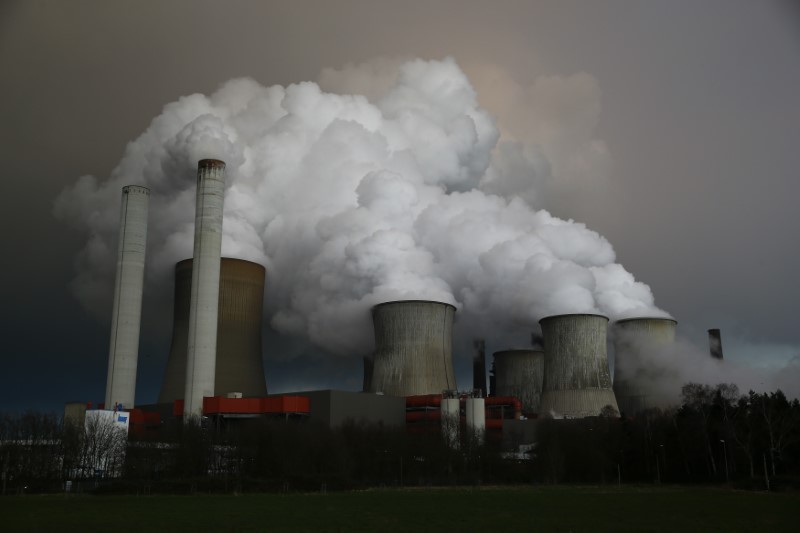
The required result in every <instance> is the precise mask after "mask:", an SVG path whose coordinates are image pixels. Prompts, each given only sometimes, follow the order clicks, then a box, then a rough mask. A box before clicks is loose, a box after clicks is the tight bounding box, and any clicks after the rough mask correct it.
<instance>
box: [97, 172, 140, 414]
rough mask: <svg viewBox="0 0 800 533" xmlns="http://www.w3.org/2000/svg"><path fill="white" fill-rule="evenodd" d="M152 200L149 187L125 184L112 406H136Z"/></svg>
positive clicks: (111, 356)
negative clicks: (145, 269) (146, 251)
mask: <svg viewBox="0 0 800 533" xmlns="http://www.w3.org/2000/svg"><path fill="white" fill-rule="evenodd" d="M149 204H150V190H149V189H147V188H146V187H140V186H138V185H128V186H127V187H123V188H122V209H121V214H120V223H119V245H118V247H117V275H116V280H115V283H114V307H113V309H112V311H111V341H110V344H109V349H108V377H107V379H106V403H105V404H106V406H107V407H108V408H109V409H111V408H112V407H114V406H122V407H124V408H131V407H133V405H134V397H135V395H136V368H137V365H138V360H139V330H140V327H141V321H142V291H143V287H144V259H145V248H146V247H147V214H148V210H149Z"/></svg>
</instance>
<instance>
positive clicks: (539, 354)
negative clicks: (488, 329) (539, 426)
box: [494, 350, 544, 415]
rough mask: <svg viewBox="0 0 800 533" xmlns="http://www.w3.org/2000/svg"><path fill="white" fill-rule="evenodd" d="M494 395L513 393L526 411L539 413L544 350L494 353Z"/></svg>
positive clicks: (526, 412)
mask: <svg viewBox="0 0 800 533" xmlns="http://www.w3.org/2000/svg"><path fill="white" fill-rule="evenodd" d="M494 375H495V387H496V389H497V391H496V393H495V396H513V397H515V398H517V399H518V400H519V401H520V402H522V411H523V412H524V413H525V414H526V415H529V414H532V413H538V412H539V402H540V401H541V396H542V378H543V375H544V352H543V351H541V350H504V351H500V352H495V353H494Z"/></svg>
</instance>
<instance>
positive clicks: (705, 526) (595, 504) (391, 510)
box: [0, 487, 800, 532]
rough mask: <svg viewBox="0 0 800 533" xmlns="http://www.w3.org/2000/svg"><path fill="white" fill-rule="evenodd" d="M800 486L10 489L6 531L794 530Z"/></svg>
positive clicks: (3, 514) (4, 508) (1, 501)
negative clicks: (761, 489)
mask: <svg viewBox="0 0 800 533" xmlns="http://www.w3.org/2000/svg"><path fill="white" fill-rule="evenodd" d="M798 521H800V494H798V493H777V494H776V493H770V494H767V493H756V492H740V491H733V490H728V489H708V488H678V487H674V488H673V487H667V488H652V487H648V488H636V487H623V488H621V489H617V488H608V487H543V488H483V489H476V490H470V489H409V490H373V491H364V492H340V493H328V494H287V495H283V494H246V495H240V496H231V495H196V496H87V495H71V496H63V495H62V496H53V495H47V496H34V495H29V496H13V497H1V498H0V530H1V531H139V532H144V531H347V532H351V531H381V532H384V531H437V532H443V531H453V532H456V531H533V530H536V531H610V530H613V531H615V532H619V531H637V532H643V531H681V532H686V531H703V532H706V531H725V532H729V531H798Z"/></svg>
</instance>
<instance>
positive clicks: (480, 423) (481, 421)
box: [464, 398, 486, 444]
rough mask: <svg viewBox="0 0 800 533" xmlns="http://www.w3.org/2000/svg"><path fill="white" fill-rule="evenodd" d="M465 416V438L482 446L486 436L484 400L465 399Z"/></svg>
mask: <svg viewBox="0 0 800 533" xmlns="http://www.w3.org/2000/svg"><path fill="white" fill-rule="evenodd" d="M464 413H465V414H466V426H467V428H466V429H467V438H468V439H470V442H473V443H475V444H482V443H483V438H484V435H485V434H486V403H485V399H484V398H467V399H466V401H465V405H464Z"/></svg>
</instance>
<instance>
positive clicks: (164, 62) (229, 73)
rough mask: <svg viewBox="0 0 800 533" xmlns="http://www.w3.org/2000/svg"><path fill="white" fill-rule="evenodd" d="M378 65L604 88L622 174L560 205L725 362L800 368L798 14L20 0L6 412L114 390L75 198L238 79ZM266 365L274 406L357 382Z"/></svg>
mask: <svg viewBox="0 0 800 533" xmlns="http://www.w3.org/2000/svg"><path fill="white" fill-rule="evenodd" d="M141 4H144V5H141ZM379 55H386V56H397V55H404V56H420V57H424V58H431V59H433V58H442V57H444V56H448V55H450V56H453V57H455V59H456V60H457V61H458V62H459V64H461V65H462V66H463V67H464V68H465V69H467V70H469V68H470V66H473V65H496V66H499V67H502V68H503V69H505V70H507V71H508V72H509V73H510V74H512V75H513V76H514V78H515V79H516V80H517V81H519V82H520V83H522V84H529V83H532V82H533V80H534V79H535V78H536V76H539V75H552V74H558V75H570V74H575V73H580V72H585V73H588V74H590V75H592V76H594V78H596V80H597V82H598V84H599V87H600V90H601V91H602V112H601V115H600V121H599V126H598V131H597V136H598V137H599V138H600V139H602V140H604V141H605V142H606V143H607V145H608V147H609V149H610V152H611V155H612V158H613V161H614V167H613V170H612V173H611V178H610V180H609V183H608V185H607V187H606V188H605V190H604V191H603V194H599V195H596V194H584V195H581V194H580V192H578V193H576V194H572V195H570V196H569V197H568V198H564V199H562V200H561V201H559V202H558V203H557V204H556V205H553V206H548V207H549V208H551V209H552V210H553V211H554V212H555V214H557V215H559V216H563V217H573V218H576V219H578V220H581V221H584V222H586V223H587V225H588V226H589V227H591V228H593V229H595V230H597V231H599V232H600V233H601V234H603V235H604V236H606V237H607V238H608V239H609V240H610V241H611V243H612V244H613V245H614V247H615V249H616V251H617V255H618V260H619V261H620V262H621V263H622V264H624V265H625V266H626V268H627V269H628V270H629V271H631V272H633V273H634V274H635V275H636V277H637V279H639V280H641V281H643V282H645V283H647V284H649V285H650V286H651V288H652V289H653V292H654V293H655V295H656V303H657V304H658V305H659V306H660V307H662V308H664V309H667V310H668V311H670V312H671V313H672V314H673V316H675V317H676V318H677V319H678V320H679V322H680V328H681V331H682V333H683V334H685V335H687V336H688V337H689V338H691V339H694V340H696V341H697V342H699V343H702V342H704V337H703V336H704V334H705V329H706V328H709V327H720V328H722V330H723V344H724V346H725V349H726V356H728V357H730V358H734V359H740V360H746V359H752V360H755V361H756V364H757V365H759V366H763V365H780V364H782V362H784V361H785V360H786V359H788V358H789V357H791V356H797V355H800V328H798V327H797V317H798V316H800V304H798V297H800V289H799V288H798V284H797V281H796V280H797V273H798V272H800V249H798V245H797V240H798V239H797V237H796V235H795V234H796V232H797V231H798V228H800V214H799V213H800V211H798V209H797V207H796V205H797V202H798V198H800V175H798V169H800V150H798V148H797V146H798V141H800V97H798V95H800V61H798V60H797V58H798V57H800V9H798V8H797V4H796V3H795V2H789V1H763V2H751V1H744V0H742V1H739V0H718V1H710V0H701V1H689V0H683V1H672V2H666V1H660V2H648V1H639V2H632V1H608V0H606V1H603V2H587V1H581V2H568V1H567V2H565V1H552V2H550V1H548V2H534V1H519V2H517V1H492V2H489V1H464V0H451V1H438V2H423V1H418V2H414V1H412V2H391V3H390V2H381V1H375V0H370V1H337V2H327V1H318V2H304V1H295V2H188V1H174V2H136V3H134V2H101V1H97V2H94V1H92V2H88V1H75V2H59V1H28V2H15V1H5V2H3V3H2V5H0V72H1V73H2V75H0V153H1V154H2V162H3V169H4V174H5V181H4V183H5V192H4V194H3V195H0V198H2V205H0V213H2V214H1V215H0V216H2V219H0V223H2V227H3V228H4V234H3V235H4V236H3V248H4V249H5V253H3V258H2V265H3V266H2V269H3V270H2V277H1V278H0V279H2V304H1V305H0V312H2V320H3V324H4V327H3V336H4V342H3V348H2V352H0V358H1V359H0V409H3V408H11V409H19V408H23V407H35V408H52V409H56V408H58V406H59V405H60V404H61V403H62V402H63V401H67V400H74V399H80V400H84V399H99V398H101V397H102V395H103V387H104V383H105V372H106V357H107V353H106V351H107V339H108V331H107V326H106V325H105V324H98V323H96V322H95V321H93V320H92V319H91V318H90V317H89V316H87V315H86V314H85V312H84V311H83V310H82V309H81V307H80V306H79V305H78V304H77V302H76V301H75V300H74V298H73V297H72V295H71V294H70V292H69V289H68V285H69V281H70V280H71V278H72V275H73V271H72V268H73V266H72V264H73V260H74V255H75V253H76V251H77V250H78V249H79V248H80V247H81V246H82V239H83V236H82V235H79V234H77V233H76V232H74V231H72V230H70V229H69V228H65V227H61V226H60V224H59V223H58V222H57V221H56V220H55V219H54V217H53V216H52V203H53V200H54V198H55V197H56V195H57V194H58V193H59V192H60V191H61V190H62V188H64V187H65V186H67V185H69V184H71V183H72V182H74V181H75V179H76V178H77V177H78V176H80V175H83V174H94V175H96V176H98V177H100V178H103V177H105V176H107V175H108V174H109V172H110V171H111V169H112V168H113V167H114V165H115V164H116V163H117V162H118V161H119V159H120V157H121V155H122V152H123V150H124V148H125V145H126V143H127V142H128V141H130V140H132V139H134V138H135V137H136V136H138V135H139V134H140V133H141V132H142V131H143V130H144V129H145V128H146V127H147V125H148V124H149V122H150V121H151V119H152V118H153V117H155V116H156V115H158V114H159V113H160V110H161V108H162V106H163V105H164V104H166V103H168V102H171V101H174V100H175V99H177V98H178V97H180V96H182V95H186V94H190V93H195V92H202V93H209V92H212V91H213V90H214V89H216V88H217V87H218V86H219V84H221V83H222V82H224V81H225V80H228V79H229V78H232V77H236V76H251V77H253V78H254V79H256V80H257V81H259V82H260V83H262V84H264V85H271V84H281V85H286V84H289V83H293V82H298V81H303V80H314V79H316V78H317V77H318V75H319V72H320V71H321V70H322V69H323V68H325V67H340V66H342V65H344V64H345V63H358V62H362V61H366V60H369V59H370V58H373V57H375V56H379ZM168 341H169V339H165V338H163V336H158V335H156V336H154V337H153V338H143V339H142V347H141V350H142V351H141V359H140V361H141V362H140V368H141V374H140V378H139V387H138V391H139V395H138V398H139V399H141V400H147V399H148V397H149V398H154V397H155V394H156V391H157V389H158V387H159V386H160V373H161V371H162V369H163V365H164V363H165V360H166V353H167V350H168ZM488 348H489V349H490V350H492V349H495V348H502V347H488ZM269 350H270V347H269V346H268V347H267V352H268V355H267V368H268V384H269V385H270V387H271V388H272V389H273V390H281V389H284V388H291V384H293V383H302V384H303V385H308V384H318V385H320V386H325V385H328V386H347V376H348V373H349V372H350V370H351V369H348V368H344V369H340V370H339V374H338V375H337V376H336V377H335V378H333V380H332V381H333V382H331V383H327V384H326V383H325V375H326V371H324V370H319V371H312V370H310V368H316V369H319V368H321V367H324V364H322V363H320V362H319V361H316V362H314V363H313V364H309V361H308V360H305V361H301V362H294V363H286V362H281V363H277V362H272V360H271V359H270V355H269ZM462 363H463V361H462ZM457 364H458V363H457ZM460 366H461V367H463V368H460V369H459V372H460V374H462V375H466V372H467V365H466V364H461V365H460ZM359 368H360V367H359V366H358V365H357V364H355V363H354V364H353V365H352V371H353V372H356V373H357V372H358V371H359ZM359 379H360V376H359Z"/></svg>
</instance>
